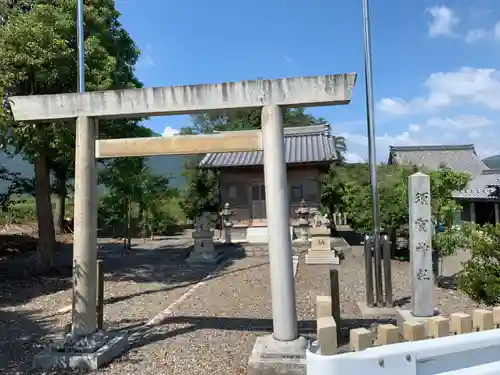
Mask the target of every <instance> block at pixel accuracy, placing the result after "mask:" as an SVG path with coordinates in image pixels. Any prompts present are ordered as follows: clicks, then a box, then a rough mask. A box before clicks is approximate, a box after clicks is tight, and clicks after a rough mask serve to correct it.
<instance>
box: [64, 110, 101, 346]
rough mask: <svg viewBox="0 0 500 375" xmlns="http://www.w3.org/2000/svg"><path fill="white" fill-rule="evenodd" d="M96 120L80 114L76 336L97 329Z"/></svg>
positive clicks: (74, 319) (77, 150) (75, 244)
mask: <svg viewBox="0 0 500 375" xmlns="http://www.w3.org/2000/svg"><path fill="white" fill-rule="evenodd" d="M97 126H98V123H97V120H94V119H91V118H88V117H78V119H77V122H76V150H75V207H74V210H75V211H74V239H73V306H74V308H73V317H72V327H71V328H72V335H73V336H74V337H78V336H83V335H87V334H91V333H93V332H95V331H96V329H97V314H96V304H97V287H96V280H97V279H96V277H97V167H96V159H95V139H96V134H97Z"/></svg>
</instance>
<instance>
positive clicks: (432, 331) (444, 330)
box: [427, 315, 450, 339]
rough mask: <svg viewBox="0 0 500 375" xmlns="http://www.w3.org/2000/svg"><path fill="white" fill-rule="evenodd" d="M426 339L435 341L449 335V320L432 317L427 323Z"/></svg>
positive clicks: (442, 317)
mask: <svg viewBox="0 0 500 375" xmlns="http://www.w3.org/2000/svg"><path fill="white" fill-rule="evenodd" d="M427 331H428V337H430V338H432V339H436V338H438V337H445V336H449V335H450V320H449V319H446V318H445V317H444V316H440V315H438V316H434V317H432V318H430V319H429V320H428V321H427Z"/></svg>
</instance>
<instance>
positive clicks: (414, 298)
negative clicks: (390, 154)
mask: <svg viewBox="0 0 500 375" xmlns="http://www.w3.org/2000/svg"><path fill="white" fill-rule="evenodd" d="M408 201H409V202H408V203H409V215H410V272H411V281H412V295H411V306H412V307H411V311H412V314H413V315H414V316H416V317H429V316H433V315H434V280H433V273H432V238H431V236H432V233H431V230H432V229H431V228H432V222H431V188H430V179H429V176H428V175H426V174H423V173H415V174H413V175H411V176H410V177H409V183H408Z"/></svg>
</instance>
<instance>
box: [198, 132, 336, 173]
mask: <svg viewBox="0 0 500 375" xmlns="http://www.w3.org/2000/svg"><path fill="white" fill-rule="evenodd" d="M336 157H337V152H336V150H335V137H332V136H330V135H329V125H314V126H303V127H294V128H285V161H286V163H287V164H302V163H319V162H328V161H330V160H332V159H335V158H336ZM263 164H264V153H263V151H247V152H226V153H222V152H217V153H210V154H206V155H205V157H204V158H203V160H202V161H201V163H200V166H201V167H204V168H224V167H250V166H258V165H263Z"/></svg>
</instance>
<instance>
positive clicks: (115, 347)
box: [33, 333, 128, 370]
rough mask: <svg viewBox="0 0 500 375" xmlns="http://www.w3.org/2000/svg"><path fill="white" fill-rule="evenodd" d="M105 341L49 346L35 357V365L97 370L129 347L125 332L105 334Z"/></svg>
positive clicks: (51, 367)
mask: <svg viewBox="0 0 500 375" xmlns="http://www.w3.org/2000/svg"><path fill="white" fill-rule="evenodd" d="M105 336H106V339H105V342H102V343H100V344H98V345H95V344H90V345H88V346H87V347H85V346H79V345H74V344H69V343H65V342H63V343H61V344H60V345H58V346H57V347H49V348H47V349H45V350H44V351H42V352H41V353H39V354H37V355H36V356H35V358H34V359H33V367H34V368H38V369H44V370H48V369H84V370H97V369H99V368H100V367H102V366H104V365H105V364H107V363H109V362H110V361H111V360H112V359H113V358H116V357H118V356H119V355H121V354H123V353H124V352H125V351H126V350H127V349H128V338H127V335H125V334H108V333H106V334H105Z"/></svg>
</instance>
